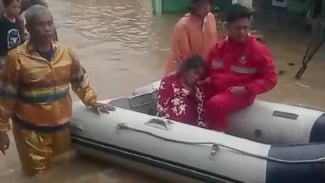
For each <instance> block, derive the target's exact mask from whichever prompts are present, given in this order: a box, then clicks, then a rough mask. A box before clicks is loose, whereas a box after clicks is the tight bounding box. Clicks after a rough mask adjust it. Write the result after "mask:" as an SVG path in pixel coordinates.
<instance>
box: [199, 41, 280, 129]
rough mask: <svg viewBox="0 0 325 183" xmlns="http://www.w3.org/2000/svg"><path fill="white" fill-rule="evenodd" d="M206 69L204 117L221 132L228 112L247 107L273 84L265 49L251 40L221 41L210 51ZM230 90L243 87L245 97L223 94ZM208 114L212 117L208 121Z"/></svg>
mask: <svg viewBox="0 0 325 183" xmlns="http://www.w3.org/2000/svg"><path fill="white" fill-rule="evenodd" d="M207 66H208V69H209V76H210V79H211V82H210V83H209V84H208V85H206V87H205V90H206V95H207V96H208V98H211V97H212V98H211V99H210V100H209V101H208V102H207V106H206V108H207V115H206V116H208V119H207V120H208V121H209V122H210V123H216V122H217V123H220V125H219V126H221V127H220V128H219V127H218V129H219V130H220V129H221V130H225V128H226V123H227V121H226V117H225V116H227V115H228V113H229V112H232V111H234V110H237V109H240V108H243V107H245V106H247V105H250V104H251V103H252V101H254V98H255V97H256V95H258V94H261V93H264V92H267V91H269V90H271V89H272V88H273V87H274V86H275V85H276V82H277V74H276V70H275V66H274V62H273V58H272V55H271V53H270V51H269V49H268V48H267V47H266V46H265V45H263V44H262V43H261V42H259V41H258V40H256V38H255V37H253V36H249V37H248V38H247V39H246V41H245V42H244V43H236V42H234V41H232V40H230V39H229V38H225V40H223V41H222V42H221V43H219V44H217V45H215V47H214V48H213V49H212V50H211V52H210V54H209V56H208V59H207ZM233 86H243V87H245V88H246V92H247V93H246V95H245V96H244V97H242V98H237V97H235V96H232V94H231V93H228V92H226V90H227V89H228V88H230V87H233ZM209 113H210V114H209ZM212 114H213V115H214V116H215V117H212V118H211V116H212ZM217 126H218V125H217Z"/></svg>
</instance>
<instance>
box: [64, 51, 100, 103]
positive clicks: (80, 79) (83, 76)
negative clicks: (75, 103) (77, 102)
mask: <svg viewBox="0 0 325 183" xmlns="http://www.w3.org/2000/svg"><path fill="white" fill-rule="evenodd" d="M70 52H71V55H72V58H73V61H72V71H71V73H72V75H71V86H72V89H73V91H74V92H75V93H76V94H77V95H78V97H79V98H80V99H81V100H82V102H83V103H84V104H85V105H86V106H92V105H93V104H95V103H96V101H97V95H96V93H95V92H94V90H93V89H92V88H91V87H90V84H89V79H88V75H87V73H86V70H85V68H83V67H82V66H81V65H80V62H79V59H78V58H77V56H76V55H75V54H74V53H73V52H72V51H70Z"/></svg>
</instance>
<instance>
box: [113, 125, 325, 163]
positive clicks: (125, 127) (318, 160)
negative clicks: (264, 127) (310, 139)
mask: <svg viewBox="0 0 325 183" xmlns="http://www.w3.org/2000/svg"><path fill="white" fill-rule="evenodd" d="M117 129H118V130H130V131H135V132H139V133H142V134H146V135H149V136H152V137H156V138H158V139H161V140H164V141H168V142H174V143H179V144H187V145H212V147H211V148H212V152H211V155H215V154H216V153H217V152H218V151H219V150H220V147H222V148H224V149H229V150H232V151H234V152H237V153H241V154H244V155H246V156H251V157H254V158H258V159H262V160H267V161H272V162H276V163H283V164H303V163H325V157H320V158H316V159H309V160H285V159H278V158H273V157H269V156H262V155H257V154H253V153H250V152H247V151H243V150H240V149H237V148H234V147H231V146H228V145H224V144H220V143H215V142H190V141H182V140H175V139H170V138H166V137H162V136H159V135H156V134H154V133H151V132H147V131H144V130H140V129H136V128H132V127H130V126H128V125H127V124H125V123H119V124H118V126H117Z"/></svg>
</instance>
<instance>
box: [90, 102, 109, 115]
mask: <svg viewBox="0 0 325 183" xmlns="http://www.w3.org/2000/svg"><path fill="white" fill-rule="evenodd" d="M91 109H92V110H93V111H94V112H95V113H97V114H98V115H100V114H101V113H107V114H108V113H109V112H110V111H115V107H114V106H112V105H111V104H103V103H99V102H96V103H95V104H94V105H92V106H91Z"/></svg>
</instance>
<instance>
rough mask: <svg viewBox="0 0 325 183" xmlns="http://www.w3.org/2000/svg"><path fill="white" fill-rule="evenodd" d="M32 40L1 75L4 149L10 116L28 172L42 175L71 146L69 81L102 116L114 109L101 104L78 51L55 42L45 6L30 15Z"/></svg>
mask: <svg viewBox="0 0 325 183" xmlns="http://www.w3.org/2000/svg"><path fill="white" fill-rule="evenodd" d="M25 18H26V29H27V30H28V32H29V33H30V39H29V40H28V41H27V42H25V43H24V44H23V45H21V46H19V47H18V48H17V49H14V50H12V51H10V52H9V54H8V56H7V57H6V61H5V65H4V68H3V75H2V76H1V77H0V85H1V86H0V151H2V152H3V153H4V152H5V151H6V150H7V149H8V148H9V138H8V135H7V132H8V131H9V130H10V129H11V125H10V124H9V118H11V120H12V122H13V123H12V129H13V134H14V138H15V141H16V145H17V149H18V153H19V156H20V160H21V163H22V167H23V170H24V171H25V173H26V174H27V175H34V174H38V173H42V172H44V171H46V170H47V169H48V168H49V165H50V163H51V160H52V158H53V157H54V156H55V155H57V154H61V153H63V152H65V151H66V150H68V149H69V147H70V133H69V129H68V122H69V120H70V117H71V111H72V100H71V97H70V92H69V89H70V85H71V87H72V89H73V91H74V92H75V93H76V94H77V95H78V96H79V97H80V99H81V100H82V101H83V103H84V104H85V105H86V106H87V107H89V108H90V109H91V110H93V111H94V112H96V113H98V114H100V113H101V112H103V113H108V112H109V111H112V110H114V107H113V106H111V105H108V104H101V103H98V102H97V97H96V94H95V92H94V91H93V89H92V88H91V87H90V85H89V81H88V77H87V74H86V72H85V69H84V68H83V67H82V66H81V65H80V63H79V60H78V58H77V56H76V54H75V53H74V52H73V51H72V50H71V49H69V48H67V47H66V46H64V45H62V44H60V43H58V42H56V41H53V36H54V24H53V18H52V15H51V13H50V11H49V10H48V9H47V8H46V7H44V6H40V5H35V6H32V7H31V8H29V9H28V10H27V11H26V13H25Z"/></svg>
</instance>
